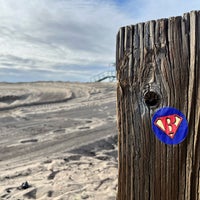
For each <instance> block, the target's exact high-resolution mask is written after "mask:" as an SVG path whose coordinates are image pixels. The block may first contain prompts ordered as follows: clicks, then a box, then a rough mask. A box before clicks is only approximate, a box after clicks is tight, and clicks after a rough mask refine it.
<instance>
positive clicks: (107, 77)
mask: <svg viewBox="0 0 200 200" xmlns="http://www.w3.org/2000/svg"><path fill="white" fill-rule="evenodd" d="M115 80H116V71H115V70H112V71H106V72H102V73H100V74H97V75H95V76H93V77H92V78H91V79H90V81H91V82H102V81H108V82H114V81H115Z"/></svg>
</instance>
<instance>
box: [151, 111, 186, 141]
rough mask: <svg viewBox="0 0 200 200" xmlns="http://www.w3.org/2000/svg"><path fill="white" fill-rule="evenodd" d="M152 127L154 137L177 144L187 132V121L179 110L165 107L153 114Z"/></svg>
mask: <svg viewBox="0 0 200 200" xmlns="http://www.w3.org/2000/svg"><path fill="white" fill-rule="evenodd" d="M152 129H153V131H154V133H155V135H156V137H157V138H158V139H159V140H160V141H162V142H164V143H165V144H179V143H181V142H182V141H183V140H184V139H185V138H186V136H187V134H188V122H187V119H186V117H185V115H184V114H183V113H182V112H180V111H179V110H177V109H175V108H171V107H165V108H161V109H159V110H158V111H157V112H156V113H155V114H154V116H153V118H152Z"/></svg>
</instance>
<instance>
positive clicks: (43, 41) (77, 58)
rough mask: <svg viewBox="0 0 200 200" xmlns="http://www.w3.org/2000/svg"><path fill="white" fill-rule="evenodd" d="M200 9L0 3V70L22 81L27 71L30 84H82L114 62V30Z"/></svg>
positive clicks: (174, 3) (78, 1)
mask: <svg viewBox="0 0 200 200" xmlns="http://www.w3.org/2000/svg"><path fill="white" fill-rule="evenodd" d="M116 2H118V3H116ZM119 2H121V3H119ZM199 6H200V3H198V2H197V0H195V1H192V2H188V1H186V0H182V1H181V2H180V1H178V0H169V1H164V0H160V1H156V0H148V1H147V0H136V1H131V0H126V1H122V0H121V1H120V0H118V1H115V0H107V1H106V0H42V1H41V0H34V1H27V0H17V1H16V0H6V1H5V0H0V10H1V12H0V70H4V72H7V73H8V71H9V70H10V72H12V73H10V74H13V73H16V76H18V77H20V80H21V81H23V79H24V80H26V78H25V76H27V73H26V71H29V76H30V78H29V80H30V81H31V80H37V78H38V77H39V78H40V80H41V79H42V78H43V79H44V80H47V79H49V80H81V81H83V80H85V81H87V80H89V78H90V76H91V75H92V74H95V73H97V72H100V71H102V70H105V69H106V66H108V65H109V64H110V63H112V62H115V38H116V34H117V31H118V29H119V27H121V26H125V25H129V24H135V23H139V22H141V21H147V20H150V19H157V18H162V17H169V16H175V15H182V13H184V12H188V11H190V10H194V9H198V7H199ZM60 67H61V68H62V70H61V68H60ZM5 69H6V70H5ZM20 73H21V74H20ZM1 74H2V72H1ZM1 74H0V81H1V80H5V79H6V77H5V76H6V75H5V73H4V76H3V77H2V76H1ZM31 74H32V75H31ZM71 77H73V78H71ZM76 77H77V79H76ZM8 80H9V81H12V76H11V75H10V76H8ZM13 80H14V81H16V80H18V79H16V78H14V79H13Z"/></svg>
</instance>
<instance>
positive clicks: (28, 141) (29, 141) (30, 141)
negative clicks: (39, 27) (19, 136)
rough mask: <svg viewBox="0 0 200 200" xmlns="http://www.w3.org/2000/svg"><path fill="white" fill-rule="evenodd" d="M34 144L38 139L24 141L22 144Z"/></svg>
mask: <svg viewBox="0 0 200 200" xmlns="http://www.w3.org/2000/svg"><path fill="white" fill-rule="evenodd" d="M32 142H38V139H30V140H22V141H21V143H32Z"/></svg>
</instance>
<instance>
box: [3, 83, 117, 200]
mask: <svg viewBox="0 0 200 200" xmlns="http://www.w3.org/2000/svg"><path fill="white" fill-rule="evenodd" d="M0 168H1V171H0V199H2V200H4V199H12V200H18V199H20V200H23V199H44V200H46V199H57V200H78V199H88V200H114V199H116V191H117V173H118V172H117V125H116V85H115V83H66V82H36V83H16V84H10V83H0Z"/></svg>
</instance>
